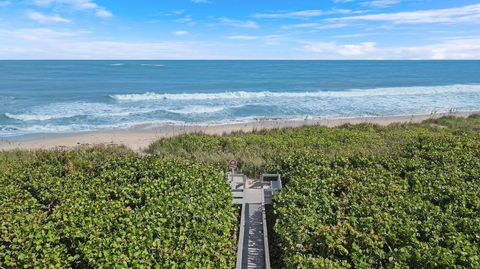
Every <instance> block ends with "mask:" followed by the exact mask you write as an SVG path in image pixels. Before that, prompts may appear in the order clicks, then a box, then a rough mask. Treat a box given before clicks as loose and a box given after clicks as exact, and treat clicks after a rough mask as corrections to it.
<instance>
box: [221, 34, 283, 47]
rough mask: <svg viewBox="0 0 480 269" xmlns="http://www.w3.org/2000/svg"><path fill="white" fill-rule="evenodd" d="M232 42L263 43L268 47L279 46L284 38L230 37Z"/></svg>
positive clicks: (269, 36)
mask: <svg viewBox="0 0 480 269" xmlns="http://www.w3.org/2000/svg"><path fill="white" fill-rule="evenodd" d="M228 39H231V40H241V41H255V40H258V41H262V42H263V43H264V44H267V45H278V44H280V43H281V42H282V39H283V36H280V35H231V36H229V37H228Z"/></svg>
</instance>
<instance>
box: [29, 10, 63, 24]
mask: <svg viewBox="0 0 480 269" xmlns="http://www.w3.org/2000/svg"><path fill="white" fill-rule="evenodd" d="M26 16H27V17H28V18H29V19H31V20H33V21H36V22H38V23H47V24H49V23H69V22H70V20H68V19H65V18H63V17H60V16H59V15H45V14H42V13H40V12H36V11H27V12H26Z"/></svg>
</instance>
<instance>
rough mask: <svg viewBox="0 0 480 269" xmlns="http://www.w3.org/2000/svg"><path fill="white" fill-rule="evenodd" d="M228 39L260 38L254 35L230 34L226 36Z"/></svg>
mask: <svg viewBox="0 0 480 269" xmlns="http://www.w3.org/2000/svg"><path fill="white" fill-rule="evenodd" d="M228 38H229V39H232V40H258V39H260V36H254V35H232V36H229V37H228Z"/></svg>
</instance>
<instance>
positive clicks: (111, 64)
mask: <svg viewBox="0 0 480 269" xmlns="http://www.w3.org/2000/svg"><path fill="white" fill-rule="evenodd" d="M109 65H110V66H124V65H125V64H109Z"/></svg>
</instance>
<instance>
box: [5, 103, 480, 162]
mask: <svg viewBox="0 0 480 269" xmlns="http://www.w3.org/2000/svg"><path fill="white" fill-rule="evenodd" d="M471 114H474V113H473V112H472V113H466V112H458V113H447V114H435V115H412V116H389V117H358V118H318V119H314V118H307V119H304V120H286V119H258V120H257V121H255V122H249V123H241V124H240V123H236V124H224V125H210V126H203V125H185V126H179V125H161V126H142V125H139V126H136V127H133V128H130V129H122V130H106V131H96V132H84V133H76V134H44V135H39V136H37V137H35V138H23V139H5V138H4V139H2V140H1V142H0V150H1V151H8V150H15V149H21V150H38V149H54V148H72V147H77V146H80V145H98V144H105V145H125V146H127V147H128V148H130V149H132V150H134V151H137V152H141V151H143V150H144V149H146V148H147V147H148V146H149V145H150V144H151V143H152V142H154V141H156V140H158V139H161V138H166V137H174V136H178V135H182V134H190V133H198V132H201V133H205V134H210V135H222V134H228V133H232V132H236V131H243V132H249V131H252V130H262V129H275V128H287V127H300V126H309V125H322V126H327V127H336V126H341V125H344V124H347V123H348V124H359V123H373V124H378V125H383V126H386V125H389V124H392V123H419V122H422V121H424V120H426V119H430V118H438V117H442V116H446V115H452V116H457V117H467V116H468V115H471Z"/></svg>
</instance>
